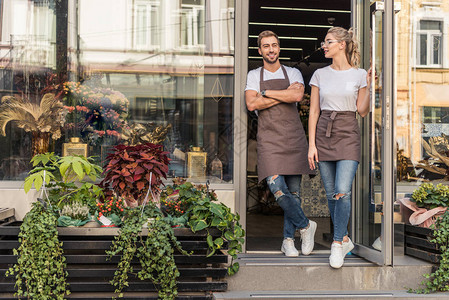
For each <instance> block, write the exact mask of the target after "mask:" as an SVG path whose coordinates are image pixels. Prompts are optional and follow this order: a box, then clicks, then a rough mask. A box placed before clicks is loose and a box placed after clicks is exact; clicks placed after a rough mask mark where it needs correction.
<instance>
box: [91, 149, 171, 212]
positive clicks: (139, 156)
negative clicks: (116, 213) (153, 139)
mask: <svg viewBox="0 0 449 300" xmlns="http://www.w3.org/2000/svg"><path fill="white" fill-rule="evenodd" d="M167 154H168V152H164V151H162V146H161V145H155V144H151V143H145V144H140V145H136V146H125V145H118V146H115V147H114V152H113V153H111V154H109V155H108V157H107V159H108V161H109V162H108V164H107V165H106V166H105V169H104V173H103V174H104V179H103V180H102V181H101V183H100V186H102V187H104V188H105V189H107V188H112V190H113V191H114V192H115V193H116V194H117V195H120V196H121V197H123V198H124V199H125V201H127V204H128V206H137V205H141V204H142V203H143V201H144V199H145V196H146V193H147V191H148V188H150V189H151V190H152V191H153V192H154V193H155V194H158V193H159V192H160V186H161V184H162V177H163V178H167V172H168V164H169V159H168V157H167ZM150 182H151V187H150V186H149V183H150ZM155 200H156V199H153V201H155Z"/></svg>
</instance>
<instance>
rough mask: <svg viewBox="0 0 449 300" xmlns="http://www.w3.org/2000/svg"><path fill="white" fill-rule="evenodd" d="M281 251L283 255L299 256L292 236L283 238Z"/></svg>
mask: <svg viewBox="0 0 449 300" xmlns="http://www.w3.org/2000/svg"><path fill="white" fill-rule="evenodd" d="M281 251H282V252H283V253H284V254H285V256H291V257H293V256H299V251H298V250H296V248H295V240H294V239H292V238H285V239H284V241H283V242H282V247H281Z"/></svg>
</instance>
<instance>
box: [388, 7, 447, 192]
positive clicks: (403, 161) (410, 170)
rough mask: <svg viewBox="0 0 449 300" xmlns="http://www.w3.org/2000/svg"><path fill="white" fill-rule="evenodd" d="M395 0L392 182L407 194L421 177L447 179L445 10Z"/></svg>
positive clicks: (424, 179) (419, 181) (434, 181)
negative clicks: (395, 156) (394, 160)
mask: <svg viewBox="0 0 449 300" xmlns="http://www.w3.org/2000/svg"><path fill="white" fill-rule="evenodd" d="M401 3H402V9H401V11H400V12H399V13H398V14H397V18H398V22H397V24H398V28H397V41H398V42H397V99H396V101H397V121H396V125H397V127H396V132H397V139H396V142H397V150H398V161H397V163H398V165H397V171H398V173H397V180H398V184H397V186H398V192H399V193H401V192H402V193H406V194H407V193H411V192H413V190H414V189H415V188H416V186H418V185H419V184H420V183H422V182H429V181H430V182H433V183H440V182H441V183H445V184H448V183H449V182H448V179H449V177H448V167H449V166H448V164H447V162H448V161H449V159H448V156H449V138H448V135H449V101H448V100H449V99H448V95H449V80H448V78H449V77H448V74H449V73H448V69H447V62H448V60H449V52H448V48H447V46H445V44H444V39H445V35H447V31H448V29H449V24H448V23H447V22H446V21H445V20H448V18H449V10H448V8H447V7H446V6H444V5H442V3H440V2H421V1H401ZM445 32H446V33H445ZM411 45H413V47H410V46H411ZM413 49H416V51H415V53H414V51H413ZM410 50H412V51H410Z"/></svg>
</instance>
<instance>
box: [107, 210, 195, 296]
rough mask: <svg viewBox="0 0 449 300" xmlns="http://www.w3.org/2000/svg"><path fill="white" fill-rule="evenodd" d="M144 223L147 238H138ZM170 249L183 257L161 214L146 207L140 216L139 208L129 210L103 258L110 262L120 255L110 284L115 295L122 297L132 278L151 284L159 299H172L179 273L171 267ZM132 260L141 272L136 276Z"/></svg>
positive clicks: (174, 266)
mask: <svg viewBox="0 0 449 300" xmlns="http://www.w3.org/2000/svg"><path fill="white" fill-rule="evenodd" d="M148 219H150V220H151V221H150V222H149V223H148V235H147V236H146V238H144V237H142V234H141V233H142V226H143V224H144V223H145V222H147V221H148ZM173 245H175V247H176V248H177V249H178V250H179V251H180V252H181V253H183V254H188V253H187V252H186V251H184V250H182V249H181V246H180V243H179V242H178V241H177V240H176V237H175V235H174V232H173V229H172V228H171V227H170V225H169V224H167V223H166V222H165V220H163V216H162V214H161V213H160V212H159V211H158V210H157V209H156V208H155V207H154V204H152V203H149V205H148V206H147V207H146V208H145V210H144V212H143V213H142V211H141V209H140V207H138V208H134V209H129V210H128V211H127V213H126V215H125V218H124V221H123V224H122V227H121V228H120V231H119V235H118V236H117V237H116V238H115V240H114V241H113V243H112V246H111V249H110V250H108V251H106V254H108V255H109V257H110V258H111V257H112V256H115V255H121V257H120V261H119V263H118V266H117V269H116V271H115V274H114V278H113V279H112V280H111V284H112V285H113V286H115V293H118V296H119V297H123V290H124V289H125V288H126V287H127V286H128V274H134V275H136V276H137V277H138V278H139V279H141V280H151V281H152V282H153V284H154V285H155V287H156V288H157V289H158V294H159V298H160V299H174V298H175V297H176V295H177V294H178V292H177V286H176V280H177V278H178V277H179V271H178V269H177V267H176V265H175V259H174V249H173ZM134 257H136V258H137V259H138V261H139V263H140V266H141V270H140V271H139V272H138V273H137V274H136V273H134V268H133V265H132V260H133V258H134Z"/></svg>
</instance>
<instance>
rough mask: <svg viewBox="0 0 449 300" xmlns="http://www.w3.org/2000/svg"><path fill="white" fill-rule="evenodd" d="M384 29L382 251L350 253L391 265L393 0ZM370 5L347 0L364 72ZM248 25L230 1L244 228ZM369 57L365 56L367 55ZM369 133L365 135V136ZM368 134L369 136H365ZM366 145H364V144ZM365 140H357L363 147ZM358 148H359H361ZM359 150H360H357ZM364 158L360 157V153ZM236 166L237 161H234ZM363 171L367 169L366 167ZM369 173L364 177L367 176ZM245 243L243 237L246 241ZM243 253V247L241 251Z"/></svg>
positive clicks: (242, 6) (245, 8)
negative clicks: (360, 48) (233, 10)
mask: <svg viewBox="0 0 449 300" xmlns="http://www.w3.org/2000/svg"><path fill="white" fill-rule="evenodd" d="M384 5H385V10H384V21H383V25H384V30H383V55H384V58H383V70H384V74H383V94H382V107H384V108H386V109H383V111H382V118H383V120H384V121H383V122H384V124H383V126H382V136H383V141H382V164H383V166H382V198H383V199H382V201H383V203H384V206H383V207H384V211H383V217H382V237H383V239H382V243H383V248H382V251H381V252H378V251H376V250H374V249H371V248H369V247H366V246H363V245H358V244H356V248H355V249H354V251H353V252H354V253H357V254H358V255H359V256H362V257H364V258H366V259H367V260H369V261H372V262H375V263H378V264H381V265H392V264H393V237H394V235H393V202H394V198H395V195H396V192H395V191H396V185H395V179H396V155H395V153H396V145H395V143H394V132H395V118H392V117H391V116H394V115H395V114H394V113H395V105H394V99H395V98H394V96H395V95H394V76H393V75H394V59H393V58H394V0H385V1H384ZM369 10H370V6H369V2H368V3H367V2H366V1H364V0H351V11H352V13H351V23H352V27H355V28H362V29H363V30H359V31H358V33H357V34H358V37H359V40H360V41H361V42H362V45H363V48H362V51H363V52H362V53H363V54H364V55H363V57H364V60H363V65H362V67H364V68H368V66H369V61H370V55H369V47H370V42H369V39H367V37H369V36H370V28H369V19H368V20H365V19H366V18H364V16H366V15H367V13H368V15H369V16H370V12H369ZM248 22H249V0H240V1H235V33H239V34H234V36H235V45H236V47H235V66H238V67H235V76H234V100H235V102H234V116H235V118H234V162H235V163H234V179H235V180H234V188H235V199H236V200H235V203H236V211H237V212H238V213H239V214H240V223H241V224H242V226H243V228H244V229H245V230H246V197H247V194H246V188H247V186H246V184H247V183H246V175H247V172H246V164H247V111H246V105H245V100H244V99H245V98H244V89H245V83H246V80H245V78H246V75H247V73H248V64H247V62H248V51H247V49H248ZM366 54H368V55H366ZM368 122H369V121H368V118H365V120H364V121H363V122H362V124H361V125H362V127H361V128H362V133H364V134H363V135H362V136H369V131H368V130H369V126H367V125H368ZM367 131H368V132H367ZM366 133H368V135H367V134H366ZM368 142H369V141H368ZM366 143H367V141H366V139H365V140H362V145H363V144H366ZM362 147H363V146H362ZM362 149H363V148H362ZM362 157H363V155H362ZM236 162H238V163H236ZM367 168H368V169H367ZM367 171H368V173H365V172H367ZM361 172H364V174H369V162H368V164H367V163H365V164H362V166H361V167H360V168H359V169H358V173H357V175H356V179H355V184H354V187H353V189H354V190H355V191H354V193H353V194H354V195H355V197H354V199H353V202H357V201H362V200H363V195H362V193H361V191H360V190H361V189H360V188H361V178H363V177H362V176H361V174H363V173H361ZM352 220H353V221H352V222H351V228H350V229H351V230H350V231H351V234H352V235H354V234H355V232H356V229H357V228H358V227H357V226H358V222H357V214H356V210H355V209H353V211H352ZM245 240H246V239H245ZM245 252H246V243H245V245H244V247H243V253H245Z"/></svg>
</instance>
